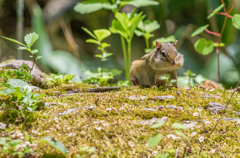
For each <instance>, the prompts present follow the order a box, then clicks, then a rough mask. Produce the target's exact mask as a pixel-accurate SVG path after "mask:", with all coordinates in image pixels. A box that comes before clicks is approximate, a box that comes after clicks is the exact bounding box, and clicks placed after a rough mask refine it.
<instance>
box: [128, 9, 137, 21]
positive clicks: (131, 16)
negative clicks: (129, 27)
mask: <svg viewBox="0 0 240 158" xmlns="http://www.w3.org/2000/svg"><path fill="white" fill-rule="evenodd" d="M136 11H137V9H136V8H135V9H133V11H132V13H131V15H130V17H129V19H132V18H133V17H134V16H135V13H136Z"/></svg>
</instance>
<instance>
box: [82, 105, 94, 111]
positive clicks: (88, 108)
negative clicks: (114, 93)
mask: <svg viewBox="0 0 240 158" xmlns="http://www.w3.org/2000/svg"><path fill="white" fill-rule="evenodd" d="M83 109H84V110H93V109H95V106H93V105H92V106H84V107H83Z"/></svg>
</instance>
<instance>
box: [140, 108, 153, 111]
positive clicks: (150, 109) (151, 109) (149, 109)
mask: <svg viewBox="0 0 240 158" xmlns="http://www.w3.org/2000/svg"><path fill="white" fill-rule="evenodd" d="M143 109H144V110H147V111H156V110H155V109H153V108H143Z"/></svg>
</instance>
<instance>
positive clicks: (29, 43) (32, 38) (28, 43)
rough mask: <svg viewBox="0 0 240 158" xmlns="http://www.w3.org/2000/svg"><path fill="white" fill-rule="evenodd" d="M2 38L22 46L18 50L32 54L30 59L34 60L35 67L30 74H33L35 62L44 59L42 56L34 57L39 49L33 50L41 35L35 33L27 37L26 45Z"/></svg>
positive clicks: (25, 39)
mask: <svg viewBox="0 0 240 158" xmlns="http://www.w3.org/2000/svg"><path fill="white" fill-rule="evenodd" d="M1 37H2V38H5V39H7V40H9V41H12V42H15V43H17V44H20V45H22V46H21V47H19V48H18V49H21V50H27V51H28V52H30V54H31V55H30V57H31V58H33V65H32V68H31V69H30V73H31V72H32V69H33V67H34V64H35V62H36V61H37V60H38V59H40V58H42V57H41V56H35V55H34V54H36V53H37V52H38V50H37V49H34V50H32V49H31V47H32V45H33V44H34V43H35V42H36V41H37V39H38V38H39V35H38V34H37V33H35V32H33V33H29V34H27V35H26V36H25V37H24V41H25V43H26V45H25V44H23V43H21V42H19V41H17V40H15V39H11V38H7V37H3V36H1Z"/></svg>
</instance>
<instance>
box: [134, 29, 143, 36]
mask: <svg viewBox="0 0 240 158" xmlns="http://www.w3.org/2000/svg"><path fill="white" fill-rule="evenodd" d="M134 32H135V34H136V35H137V36H138V37H140V36H143V34H144V33H143V32H141V31H139V30H135V31H134Z"/></svg>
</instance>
